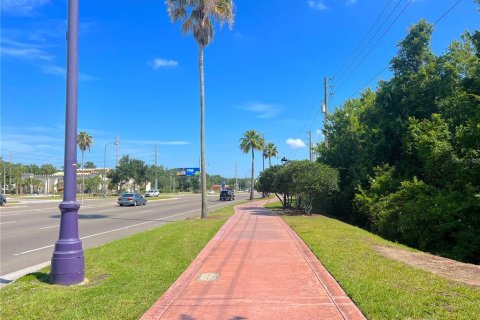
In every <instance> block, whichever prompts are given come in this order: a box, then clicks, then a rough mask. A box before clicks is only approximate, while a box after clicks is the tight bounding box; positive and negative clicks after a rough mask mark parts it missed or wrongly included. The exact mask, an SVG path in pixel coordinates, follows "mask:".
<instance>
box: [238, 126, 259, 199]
mask: <svg viewBox="0 0 480 320" xmlns="http://www.w3.org/2000/svg"><path fill="white" fill-rule="evenodd" d="M264 146H265V139H263V134H262V133H260V132H258V131H256V130H248V131H246V132H245V133H244V134H243V137H242V138H241V139H240V149H241V150H242V151H243V153H249V152H250V150H252V177H251V183H250V200H253V188H254V187H255V179H254V173H255V153H254V151H255V149H257V150H263V148H264Z"/></svg>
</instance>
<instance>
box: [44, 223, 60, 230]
mask: <svg viewBox="0 0 480 320" xmlns="http://www.w3.org/2000/svg"><path fill="white" fill-rule="evenodd" d="M58 226H60V224H56V225H54V226H49V227H43V228H40V230H43V229H49V228H55V227H58Z"/></svg>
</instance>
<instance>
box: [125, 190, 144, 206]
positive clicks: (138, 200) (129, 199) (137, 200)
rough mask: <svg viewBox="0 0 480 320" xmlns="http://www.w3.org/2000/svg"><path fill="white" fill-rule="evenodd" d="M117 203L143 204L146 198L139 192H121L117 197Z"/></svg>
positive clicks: (126, 204) (128, 204)
mask: <svg viewBox="0 0 480 320" xmlns="http://www.w3.org/2000/svg"><path fill="white" fill-rule="evenodd" d="M118 204H119V205H120V206H121V207H122V206H140V205H142V206H144V205H146V204H147V199H145V198H144V197H142V195H141V194H139V193H123V194H122V195H121V196H120V197H119V198H118Z"/></svg>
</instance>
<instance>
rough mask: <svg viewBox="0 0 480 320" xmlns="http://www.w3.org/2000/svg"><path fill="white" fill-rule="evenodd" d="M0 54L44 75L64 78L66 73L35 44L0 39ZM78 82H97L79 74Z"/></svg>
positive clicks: (89, 76)
mask: <svg viewBox="0 0 480 320" xmlns="http://www.w3.org/2000/svg"><path fill="white" fill-rule="evenodd" d="M0 43H1V46H0V54H1V55H2V56H5V57H10V58H14V59H19V60H22V61H27V62H28V63H30V64H33V65H34V66H35V67H37V68H40V70H41V71H42V72H43V73H45V74H53V75H56V76H61V77H65V76H66V71H65V68H64V67H60V66H57V65H55V64H54V63H53V61H54V60H55V56H53V55H50V54H49V53H48V52H47V51H46V50H45V49H44V48H45V46H43V45H40V44H36V43H27V42H19V41H15V40H11V39H6V38H2V39H0ZM78 77H79V80H82V81H88V80H98V79H99V78H96V77H93V76H91V75H88V74H85V73H79V75H78Z"/></svg>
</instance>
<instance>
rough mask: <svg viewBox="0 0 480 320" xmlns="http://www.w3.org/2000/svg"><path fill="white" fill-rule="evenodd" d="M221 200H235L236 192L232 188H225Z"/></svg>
mask: <svg viewBox="0 0 480 320" xmlns="http://www.w3.org/2000/svg"><path fill="white" fill-rule="evenodd" d="M220 200H228V201H232V200H235V194H234V193H233V191H232V190H223V191H221V192H220Z"/></svg>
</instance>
